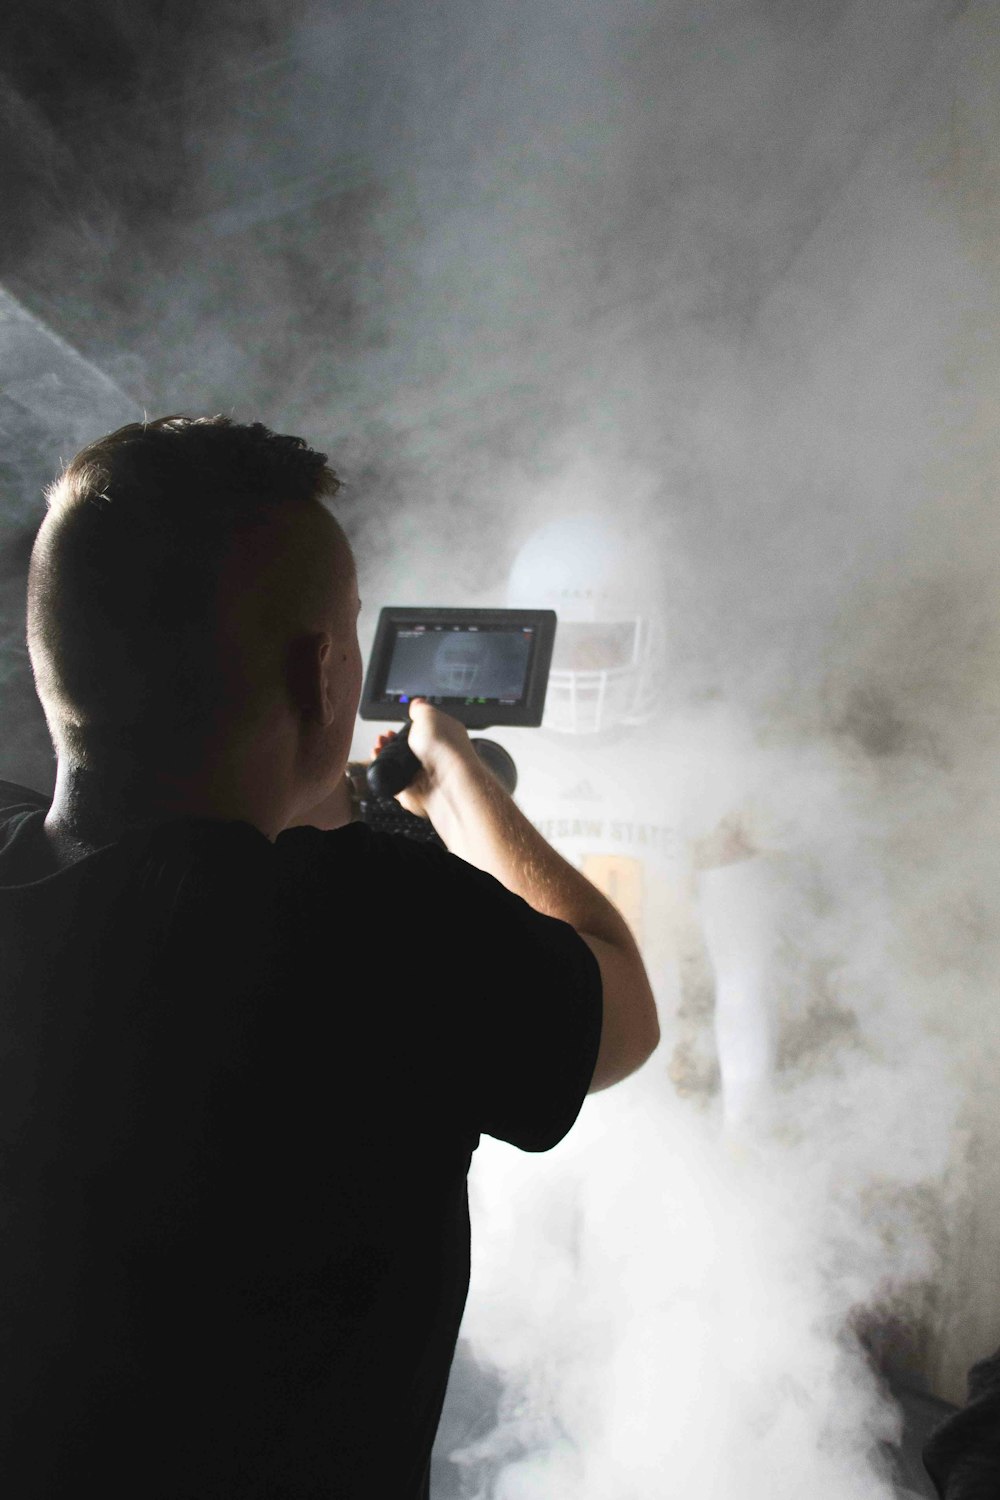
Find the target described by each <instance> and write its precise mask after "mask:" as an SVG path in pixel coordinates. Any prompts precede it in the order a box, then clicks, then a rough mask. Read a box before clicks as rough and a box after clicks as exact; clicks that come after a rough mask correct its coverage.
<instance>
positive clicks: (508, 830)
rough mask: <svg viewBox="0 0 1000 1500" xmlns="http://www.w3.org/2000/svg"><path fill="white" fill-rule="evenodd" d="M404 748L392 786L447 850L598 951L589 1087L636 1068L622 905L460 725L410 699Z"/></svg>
mask: <svg viewBox="0 0 1000 1500" xmlns="http://www.w3.org/2000/svg"><path fill="white" fill-rule="evenodd" d="M411 719H412V721H413V722H412V727H411V729H410V740H409V743H410V747H411V749H412V750H413V753H414V754H415V755H416V757H417V759H418V760H419V761H420V762H421V764H422V765H423V770H422V772H421V773H420V775H419V776H418V777H417V779H416V781H414V782H413V783H412V785H411V786H409V787H408V788H407V789H406V791H405V792H403V793H401V794H400V798H399V800H400V802H401V803H402V805H403V806H404V807H405V808H407V810H408V811H409V812H414V813H417V814H419V815H420V816H422V817H428V818H430V819H431V821H432V823H433V824H434V827H435V829H436V830H437V832H438V833H439V834H440V836H441V838H442V839H443V840H444V843H445V844H446V846H447V847H448V849H449V850H450V851H451V852H452V853H453V854H457V855H459V856H460V857H461V858H462V859H464V860H467V861H468V863H469V864H473V865H476V866H478V868H479V869H480V870H485V871H486V873H487V874H489V875H492V876H494V877H495V879H497V880H499V881H500V883H501V884H502V885H505V886H506V887H507V889H508V890H509V891H513V892H514V894H515V895H517V896H521V897H522V898H523V899H524V900H525V901H527V903H528V905H529V906H532V907H534V909H535V910H536V911H539V912H541V913H542V914H543V915H545V916H549V917H558V918H559V919H560V920H561V921H563V922H567V923H568V924H569V925H570V926H571V927H573V928H575V929H576V931H577V932H578V933H579V935H580V937H581V938H582V939H583V941H584V942H585V943H586V944H587V946H588V947H589V948H590V950H591V952H592V953H593V954H594V956H595V958H596V959H597V962H598V965H599V967H600V971H601V981H602V985H603V991H604V1005H603V1024H602V1030H601V1046H600V1051H599V1053H598V1057H597V1065H596V1067H595V1069H594V1076H593V1080H592V1082H591V1085H590V1090H589V1092H590V1093H595V1092H596V1091H597V1090H598V1089H604V1088H608V1087H610V1085H611V1084H613V1083H619V1082H620V1081H621V1080H622V1079H623V1078H627V1077H628V1076H629V1074H630V1073H634V1072H635V1071H636V1069H637V1068H639V1067H641V1066H642V1064H643V1063H644V1062H645V1061H646V1059H647V1058H648V1057H649V1056H650V1054H651V1053H652V1052H653V1051H654V1049H655V1048H656V1045H657V1043H658V1041H659V1039H660V1031H659V1024H658V1022H657V1018H656V1005H655V1002H654V1000H653V995H652V991H651V990H650V987H649V980H648V979H647V977H646V970H645V967H644V965H643V962H642V958H641V956H640V954H639V950H638V948H637V947H636V944H635V940H634V938H633V937H632V934H631V932H630V931H629V929H628V927H627V926H626V924H625V922H624V920H623V918H622V916H621V914H620V913H619V912H618V911H617V910H616V909H615V907H614V906H612V904H611V902H610V901H608V900H607V899H606V898H605V897H604V896H603V895H601V893H600V891H598V890H597V889H596V888H595V887H594V886H592V885H591V883H590V881H589V880H587V879H585V877H584V876H583V875H581V874H580V872H579V871H578V870H575V869H574V868H573V866H572V865H571V864H569V863H568V862H567V861H566V860H565V859H563V857H562V856H561V855H560V854H557V853H556V851H555V850H554V849H553V848H552V847H551V845H549V844H547V843H546V842H545V840H544V839H543V838H542V836H541V834H540V833H539V832H538V831H537V829H535V828H533V827H532V825H531V823H529V822H528V819H527V818H526V817H525V816H524V814H523V813H522V812H521V811H520V809H519V808H518V807H517V806H516V805H515V803H514V802H513V801H512V800H511V798H510V797H509V796H508V795H507V793H506V792H505V791H504V790H503V788H502V787H501V786H500V784H499V782H498V781H497V780H496V778H495V777H494V776H493V775H492V774H491V773H490V772H489V771H488V770H487V769H486V767H485V766H484V765H483V764H482V762H481V761H480V759H479V757H478V756H477V755H476V752H475V750H474V749H473V748H472V742H471V741H470V739H469V736H468V735H467V733H466V732H465V729H464V727H463V726H462V725H461V724H459V723H458V721H457V720H455V719H452V718H451V717H450V716H449V715H447V714H443V713H441V712H439V711H438V710H437V709H435V708H432V707H431V705H430V704H427V703H421V702H417V703H414V704H413V705H412V707H411Z"/></svg>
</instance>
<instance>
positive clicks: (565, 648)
mask: <svg viewBox="0 0 1000 1500" xmlns="http://www.w3.org/2000/svg"><path fill="white" fill-rule="evenodd" d="M659 575H660V568H659V566H658V560H657V556H656V552H655V549H651V548H650V547H649V546H645V547H644V546H643V539H642V537H627V536H624V535H623V534H622V532H621V531H620V530H619V529H618V528H617V527H616V526H615V525H614V524H613V523H612V522H611V521H610V520H609V519H608V518H607V517H605V516H603V515H600V514H584V515H575V516H567V517H564V518H562V519H561V520H556V521H549V522H548V523H547V524H546V525H544V526H542V527H541V528H540V530H538V531H536V532H535V533H534V535H533V536H531V537H529V538H528V540H527V542H525V544H524V546H523V547H522V548H521V551H520V552H519V553H518V555H517V558H516V559H515V562H514V566H513V569H512V570H511V574H510V580H509V582H508V586H507V604H508V606H509V607H510V608H512V609H554V610H555V612H556V614H557V616H558V625H557V627H556V643H555V651H554V653H553V657H552V670H551V672H550V674H549V688H548V695H547V697H546V700H545V719H544V725H545V728H547V729H555V730H559V731H560V732H562V733H564V734H600V733H603V732H604V731H606V730H609V729H615V728H618V727H619V726H621V725H626V724H641V723H643V722H645V721H646V720H647V719H649V718H650V717H652V714H653V712H654V710H655V708H656V703H657V699H658V696H659V695H660V692H661V689H660V687H659V683H660V680H661V677H662V671H663V665H664V634H665V633H664V628H663V606H662V597H663V584H662V579H661V578H660V576H659Z"/></svg>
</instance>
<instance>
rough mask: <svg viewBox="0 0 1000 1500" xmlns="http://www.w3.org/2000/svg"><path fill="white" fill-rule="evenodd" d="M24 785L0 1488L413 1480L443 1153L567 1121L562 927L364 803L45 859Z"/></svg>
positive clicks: (580, 1093) (579, 1093) (427, 1416)
mask: <svg viewBox="0 0 1000 1500" xmlns="http://www.w3.org/2000/svg"><path fill="white" fill-rule="evenodd" d="M46 806H47V804H46V800H45V799H44V798H42V797H40V796H38V795H37V794H35V793H33V792H28V791H25V790H24V789H23V788H20V787H15V786H12V785H11V784H10V783H3V782H0V1232H2V1245H3V1249H2V1254H0V1315H2V1324H3V1331H2V1337H0V1349H2V1353H0V1489H2V1491H3V1493H4V1494H7V1495H10V1496H11V1497H12V1500H13V1497H16V1500H42V1497H44V1500H62V1497H69V1496H73V1497H74V1500H75V1497H76V1496H77V1495H78V1493H79V1492H80V1490H81V1489H82V1488H83V1487H84V1486H87V1487H94V1486H96V1488H97V1489H98V1490H99V1492H100V1493H101V1495H102V1497H104V1500H118V1497H125V1496H128V1497H129V1500H134V1497H135V1496H142V1497H143V1500H223V1497H226V1500H236V1497H239V1500H251V1497H257V1496H265V1495H266V1496H268V1497H269V1500H276V1497H280V1500H293V1497H294V1500H299V1497H306V1496H308V1497H317V1500H318V1497H320V1496H322V1497H324V1500H340V1497H344V1500H354V1497H357V1500H411V1497H419V1496H423V1495H426V1493H427V1472H428V1466H429V1455H430V1450H431V1445H432V1441H433V1436H434V1431H435V1428H436V1426H437V1422H438V1418H439V1415H440V1410H441V1403H442V1400H443V1395H444V1388H445V1383H446V1379H447V1373H448V1367H449V1364H450V1361H451V1357H452V1353H453V1351H454V1346H455V1339H456V1336H457V1332H458V1326H459V1321H460V1318H461V1314H462V1309H463V1306H464V1302H465V1296H466V1291H467V1286H468V1274H469V1238H468V1237H469V1225H468V1206H467V1197H466V1172H467V1170H468V1166H469V1161H470V1156H471V1153H472V1151H473V1150H474V1149H475V1147H476V1144H477V1141H478V1138H479V1134H480V1132H488V1133H489V1134H491V1135H494V1136H498V1137H499V1138H501V1139H503V1140H507V1141H510V1142H513V1143H514V1144H515V1145H517V1146H519V1147H522V1148H523V1149H525V1150H528V1151H544V1150H546V1149H548V1148H549V1147H551V1146H553V1145H555V1144H556V1142H557V1141H559V1140H560V1139H561V1138H562V1136H563V1135H564V1134H565V1133H566V1131H567V1130H568V1129H569V1128H570V1126H571V1125H572V1123H573V1121H574V1119H575V1117H576V1115H577V1112H578V1110H579V1108H580V1105H581V1103H582V1101H583V1098H584V1095H585V1093H586V1090H587V1088H588V1085H589V1082H590V1079H591V1076H592V1072H593V1068H594V1063H595V1060H596V1056H597V1049H598V1044H599V1039H600V1025H601V984H600V973H599V970H598V967H597V964H596V961H595V959H594V957H593V955H592V953H591V952H590V950H589V948H588V947H587V946H586V944H585V943H584V942H583V941H582V940H581V939H580V938H579V937H578V936H577V934H576V933H575V932H574V931H573V930H572V929H571V928H570V927H568V926H566V925H565V924H564V923H562V922H558V921H555V920H553V919H552V918H548V917H543V916H540V915H539V914H538V913H537V912H535V911H533V910H532V909H531V908H530V907H529V906H527V905H526V904H525V903H524V902H523V901H521V900H520V899H519V898H518V897H516V896H513V895H511V893H510V892H508V891H506V890H505V889H504V888H503V887H502V886H501V885H499V884H498V883H497V882H496V881H495V880H493V879H491V878H490V877H489V876H487V875H484V874H482V873H481V872H480V871H478V870H475V869H473V868H472V867H471V866H469V865H466V864H465V863H464V862H463V861H461V860H459V859H456V858H455V857H454V856H452V855H449V854H445V853H443V852H441V851H440V850H436V849H432V848H427V847H424V846H420V845H417V844H414V843H412V842H410V841H407V840H405V839H401V838H393V837H388V836H385V835H382V836H379V835H377V834H373V833H372V832H371V831H370V830H369V829H367V828H365V827H364V826H362V825H356V824H355V825H352V826H350V827H348V828H345V829H341V830H338V831H337V832H335V833H321V832H319V831H318V830H316V829H312V828H303V829H292V830H289V831H288V832H286V833H283V834H281V835H280V836H279V837H278V839H277V840H275V841H274V842H273V843H272V842H270V841H269V840H268V839H266V838H265V837H264V836H263V835H262V834H261V833H260V832H258V831H257V830H256V829H254V828H252V827H251V826H250V825H249V824H247V823H226V822H220V821H213V820H207V819H205V820H201V819H198V820H181V821H176V822H172V823H167V824H163V825H161V826H159V827H157V828H152V829H146V830H139V831H135V832H131V833H129V834H128V835H127V836H125V837H123V838H121V839H120V840H119V841H117V842H116V843H114V844H111V845H109V846H108V847H106V848H103V849H100V850H98V851H96V852H94V853H92V854H90V855H88V856H87V857H85V858H83V859H81V860H80V861H79V862H77V863H76V864H73V865H71V866H69V867H68V868H62V869H59V868H58V867H57V866H56V865H55V864H54V862H53V861H52V858H51V855H50V854H49V852H48V845H47V841H46V839H45V836H44V832H43V827H42V824H43V819H44V814H45V810H46Z"/></svg>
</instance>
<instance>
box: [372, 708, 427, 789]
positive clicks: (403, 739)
mask: <svg viewBox="0 0 1000 1500" xmlns="http://www.w3.org/2000/svg"><path fill="white" fill-rule="evenodd" d="M409 737H410V726H409V724H406V725H404V726H403V728H402V729H401V730H400V731H399V733H398V734H397V735H396V737H395V739H392V740H390V741H389V743H388V744H387V745H385V746H383V748H382V749H381V750H380V751H379V753H378V755H376V757H375V759H374V760H373V761H372V763H371V765H370V766H369V767H368V771H367V774H366V777H365V779H366V781H367V782H368V790H369V791H370V792H371V794H372V796H373V797H381V798H382V800H383V801H385V800H386V799H387V798H389V797H395V795H396V793H397V792H401V791H402V790H403V789H404V787H408V786H409V784H410V782H411V781H412V780H413V778H414V777H415V776H416V775H417V773H418V772H419V770H420V762H419V760H418V759H417V757H416V756H415V755H414V753H413V751H412V750H411V749H410V747H409V745H408V744H407V740H408V739H409Z"/></svg>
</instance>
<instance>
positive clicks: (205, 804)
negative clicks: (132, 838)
mask: <svg viewBox="0 0 1000 1500" xmlns="http://www.w3.org/2000/svg"><path fill="white" fill-rule="evenodd" d="M275 780H277V778H275ZM279 800H280V799H278V798H276V797H275V795H274V783H273V782H272V783H271V785H267V784H266V783H265V782H262V780H261V778H260V777H259V776H255V775H254V774H252V771H251V770H250V768H247V767H246V766H239V765H231V764H230V765H226V764H221V763H220V764H215V765H212V766H209V767H206V768H205V769H203V770H201V771H199V772H198V773H197V774H192V775H178V774H174V773H171V772H169V771H162V770H159V769H157V770H155V771H151V770H149V769H148V768H146V767H144V766H142V765H138V764H135V763H125V762H118V763H114V762H108V763H107V764H105V765H102V766H100V767H94V768H89V767H87V768H85V767H82V766H78V765H72V764H67V763H66V762H64V761H60V763H59V770H58V773H57V776H56V787H55V792H54V794H53V798H52V806H51V808H50V809H49V813H48V815H47V817H46V819H45V829H46V833H47V835H48V837H49V840H50V842H51V843H52V844H53V846H54V847H55V848H56V850H57V852H58V853H59V855H60V857H62V858H79V856H80V855H81V854H82V853H86V852H87V851H89V850H90V849H94V848H99V847H101V846H102V845H104V844H108V843H113V842H114V841H115V840H116V839H118V838H121V837H122V836H123V834H125V833H128V832H129V831H130V830H131V829H135V828H141V827H153V826H155V825H157V824H159V823H168V822H172V821H174V820H176V819H179V818H213V819H218V820H220V821H222V822H244V823H250V824H251V825H252V826H253V827H255V828H259V829H260V831H261V832H262V833H263V834H265V835H266V836H267V837H268V838H273V837H274V836H275V835H276V833H277V832H278V831H279V830H280V828H281V827H282V826H283V822H282V815H281V813H280V812H279V811H278V810H277V806H276V804H277V802H278V801H279Z"/></svg>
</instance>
